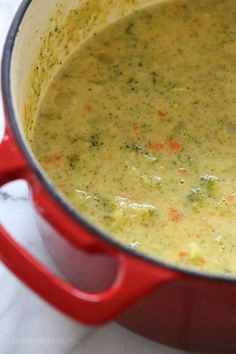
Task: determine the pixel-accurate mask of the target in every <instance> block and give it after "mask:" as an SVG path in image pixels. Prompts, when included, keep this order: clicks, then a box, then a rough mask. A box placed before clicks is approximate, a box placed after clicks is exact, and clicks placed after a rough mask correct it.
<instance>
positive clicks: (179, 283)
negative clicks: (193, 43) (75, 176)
mask: <svg viewBox="0 0 236 354" xmlns="http://www.w3.org/2000/svg"><path fill="white" fill-rule="evenodd" d="M91 1H94V0H91ZM105 2H106V1H104V3H105ZM149 2H150V1H147V0H146V2H145V1H144V4H145V3H149ZM58 3H59V2H58V1H56V0H52V1H50V3H49V2H47V6H45V7H46V8H47V9H48V14H49V13H50V11H51V10H52V9H53V7H55V6H56V5H57V6H58ZM97 3H98V2H97ZM126 3H127V4H128V2H127V1H126ZM72 5H73V1H68V2H67V4H66V6H67V8H66V9H65V11H68V8H70V7H72ZM101 6H102V5H101ZM110 6H113V5H110ZM114 6H115V5H114ZM116 6H117V3H116ZM123 6H126V5H123ZM127 6H128V5H127ZM130 6H131V5H130ZM132 6H133V7H135V6H137V5H132ZM40 8H42V4H41V1H40V0H35V1H34V0H32V1H30V0H26V1H23V3H22V5H21V7H20V8H19V10H18V12H17V14H16V16H15V18H14V21H13V23H12V26H11V29H10V31H9V34H8V37H7V40H6V44H5V49H4V54H3V61H2V94H3V103H4V109H5V117H6V130H5V135H4V139H3V141H2V142H1V145H0V167H1V168H0V184H1V185H3V184H4V183H7V182H9V181H12V180H14V179H18V178H23V179H25V180H26V181H27V182H28V184H29V186H30V188H31V196H32V201H33V205H34V210H35V216H36V220H37V222H38V226H39V230H40V232H41V235H42V237H43V240H44V242H45V244H46V246H47V248H48V250H49V252H50V253H51V255H52V257H53V259H54V260H55V262H56V264H57V265H58V267H59V269H60V270H61V271H62V273H63V274H64V275H65V277H66V279H67V280H68V282H66V281H64V280H62V279H60V278H59V277H57V276H56V275H54V274H52V273H51V271H49V270H48V269H47V268H46V267H45V266H44V265H42V264H41V263H40V262H39V261H38V260H36V259H35V258H34V257H33V256H32V255H31V254H30V253H29V252H28V251H27V250H25V249H24V248H23V247H22V246H20V245H19V244H18V243H17V242H16V241H14V240H13V239H12V237H11V236H10V235H9V234H8V233H7V232H6V230H5V229H4V228H3V226H0V259H1V260H2V262H3V263H4V264H5V265H6V266H7V267H8V268H9V269H10V270H11V271H12V272H13V273H14V274H15V275H16V276H17V277H18V278H20V279H21V280H22V281H23V282H24V283H25V284H27V285H28V286H29V287H30V288H31V289H32V290H33V291H35V292H36V293H37V294H38V295H40V296H41V297H42V298H43V299H45V300H46V301H47V302H49V303H50V304H52V305H53V306H55V307H56V308H58V309H59V310H60V311H62V312H64V313H65V314H67V315H68V316H71V317H72V318H74V319H76V320H78V321H81V322H83V323H86V324H91V325H93V324H94V325H95V324H98V323H102V322H105V321H108V320H111V319H116V320H118V321H119V322H120V323H121V324H122V325H124V326H126V327H127V328H129V329H131V330H133V331H135V332H137V333H139V334H141V335H144V336H146V337H148V338H151V339H153V340H156V341H160V342H162V343H164V344H167V345H170V346H174V347H178V348H182V349H185V350H189V351H195V352H201V353H208V354H209V353H214V354H215V353H219V354H222V353H224V354H227V353H228V354H233V353H235V352H236V283H235V282H236V280H235V279H234V278H227V277H224V276H213V275H208V274H203V273H197V272H193V271H190V270H187V269H183V268H180V267H177V266H174V265H171V264H167V263H164V262H161V261H159V260H158V259H153V258H151V257H148V256H146V255H143V254H141V253H139V252H137V251H134V250H132V249H130V248H128V247H126V246H124V245H123V244H121V243H120V242H119V241H117V240H114V239H113V238H112V237H111V236H109V235H107V234H105V233H104V232H102V231H100V230H98V229H97V228H96V227H95V226H94V225H91V223H89V222H88V221H87V220H86V219H85V218H83V217H82V216H81V215H80V214H79V213H78V212H76V211H75V210H74V209H73V208H72V207H71V206H70V205H69V204H68V203H67V202H66V201H65V200H64V199H63V198H62V196H61V195H60V194H59V193H58V192H57V191H56V190H55V189H54V188H53V186H52V185H51V183H50V181H49V180H48V179H47V177H46V176H45V175H44V174H43V172H42V170H41V169H40V167H39V166H38V165H37V162H36V160H35V159H34V156H33V155H32V153H31V151H30V148H29V146H28V145H27V143H26V140H25V138H24V133H23V130H22V127H21V118H20V116H21V114H20V109H19V102H20V101H21V99H20V98H19V97H18V96H20V95H21V94H22V92H21V91H22V85H23V82H24V80H25V77H26V74H27V70H29V65H30V64H31V63H32V60H33V59H31V57H33V56H32V55H31V54H32V53H31V54H30V52H29V55H28V56H27V50H30V48H31V47H34V45H36V44H37V43H36V42H37V40H36V39H35V43H36V44H35V43H34V42H33V41H32V39H31V42H30V41H29V38H30V36H31V35H32V34H34V36H36V37H37V35H38V36H40V35H41V33H42V30H41V27H42V28H43V27H44V28H46V25H45V23H46V22H48V20H47V19H48V16H46V14H45V16H44V11H45V10H43V9H41V10H42V11H41V13H40V16H38V13H39V9H40ZM130 9H131V8H130V7H129V8H128V7H127V12H128V11H130ZM49 10H50V11H49ZM54 10H55V9H54ZM99 11H102V9H100V10H99ZM107 11H108V10H107ZM118 12H119V11H118ZM123 13H124V9H123ZM42 21H44V22H45V23H43V22H42ZM42 23H43V25H42ZM36 25H37V26H39V27H38V28H40V30H39V29H38V32H37V33H39V34H35V33H36V32H35V26H36ZM40 26H41V27H40ZM18 31H19V32H18ZM40 31H41V32H40ZM36 37H34V38H36ZM23 45H26V49H27V48H28V49H27V50H25V51H24V50H21V49H22V48H23V47H22V46H23ZM27 46H28V47H27ZM32 51H34V50H32ZM27 61H28V64H27ZM22 63H23V64H22ZM27 65H28V66H27ZM19 66H21V67H20V69H19ZM17 97H18V98H17Z"/></svg>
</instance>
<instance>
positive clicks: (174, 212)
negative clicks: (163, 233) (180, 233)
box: [169, 208, 183, 222]
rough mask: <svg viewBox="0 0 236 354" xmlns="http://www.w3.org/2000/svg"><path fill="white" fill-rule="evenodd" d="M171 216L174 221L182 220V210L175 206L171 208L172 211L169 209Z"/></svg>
mask: <svg viewBox="0 0 236 354" xmlns="http://www.w3.org/2000/svg"><path fill="white" fill-rule="evenodd" d="M169 218H170V219H171V220H172V221H175V222H179V221H181V220H182V218H183V216H182V214H181V213H180V211H178V210H177V209H175V208H173V209H170V211H169Z"/></svg>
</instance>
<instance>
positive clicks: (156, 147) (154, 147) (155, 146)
mask: <svg viewBox="0 0 236 354" xmlns="http://www.w3.org/2000/svg"><path fill="white" fill-rule="evenodd" d="M164 147H165V146H164V144H162V143H150V144H148V148H149V149H151V150H154V151H160V150H163V149H164Z"/></svg>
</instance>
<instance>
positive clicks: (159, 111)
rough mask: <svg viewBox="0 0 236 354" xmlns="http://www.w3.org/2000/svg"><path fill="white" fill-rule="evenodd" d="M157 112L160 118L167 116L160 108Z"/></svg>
mask: <svg viewBox="0 0 236 354" xmlns="http://www.w3.org/2000/svg"><path fill="white" fill-rule="evenodd" d="M157 113H158V115H159V117H161V118H164V117H166V116H167V113H166V112H164V111H162V110H160V109H159V110H158V111H157Z"/></svg>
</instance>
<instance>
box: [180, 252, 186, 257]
mask: <svg viewBox="0 0 236 354" xmlns="http://www.w3.org/2000/svg"><path fill="white" fill-rule="evenodd" d="M187 255H188V252H186V251H180V252H179V256H180V257H187Z"/></svg>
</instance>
